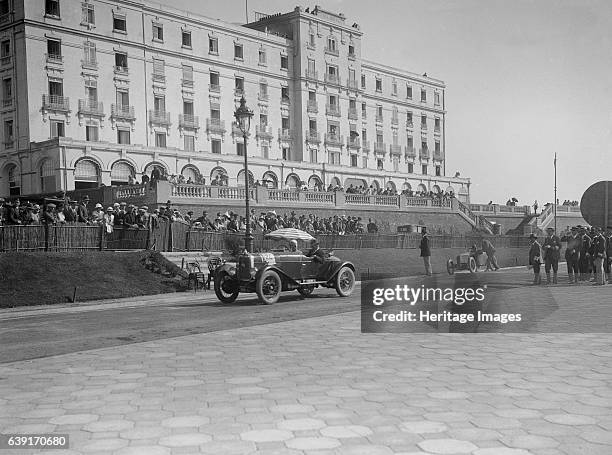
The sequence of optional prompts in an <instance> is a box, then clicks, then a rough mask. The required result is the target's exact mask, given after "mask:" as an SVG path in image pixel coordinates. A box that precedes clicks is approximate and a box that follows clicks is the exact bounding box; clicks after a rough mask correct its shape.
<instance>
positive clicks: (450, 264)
mask: <svg viewBox="0 0 612 455" xmlns="http://www.w3.org/2000/svg"><path fill="white" fill-rule="evenodd" d="M446 271H447V272H448V274H449V275H453V274H454V273H455V263H454V262H453V260H452V259H449V260H448V261H446Z"/></svg>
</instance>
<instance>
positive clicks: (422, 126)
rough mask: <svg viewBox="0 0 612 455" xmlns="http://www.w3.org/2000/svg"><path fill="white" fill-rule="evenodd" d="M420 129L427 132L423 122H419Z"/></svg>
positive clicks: (425, 124)
mask: <svg viewBox="0 0 612 455" xmlns="http://www.w3.org/2000/svg"><path fill="white" fill-rule="evenodd" d="M421 129H422V130H423V131H427V123H423V122H421Z"/></svg>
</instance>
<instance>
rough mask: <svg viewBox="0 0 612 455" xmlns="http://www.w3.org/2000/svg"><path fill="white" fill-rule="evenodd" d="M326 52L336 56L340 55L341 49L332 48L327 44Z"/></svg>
mask: <svg viewBox="0 0 612 455" xmlns="http://www.w3.org/2000/svg"><path fill="white" fill-rule="evenodd" d="M325 53H326V54H330V55H335V56H336V57H338V56H339V55H340V51H338V48H335V49H332V48H330V47H327V46H325Z"/></svg>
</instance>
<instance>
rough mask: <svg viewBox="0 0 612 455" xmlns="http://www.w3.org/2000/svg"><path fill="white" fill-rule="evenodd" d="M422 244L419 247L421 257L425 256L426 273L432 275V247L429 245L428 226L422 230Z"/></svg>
mask: <svg viewBox="0 0 612 455" xmlns="http://www.w3.org/2000/svg"><path fill="white" fill-rule="evenodd" d="M421 233H422V235H423V236H422V237H421V244H420V245H419V248H420V249H421V257H422V258H423V264H424V265H425V274H426V275H427V276H431V275H432V271H431V248H430V247H429V236H428V235H427V228H426V227H423V230H422V231H421Z"/></svg>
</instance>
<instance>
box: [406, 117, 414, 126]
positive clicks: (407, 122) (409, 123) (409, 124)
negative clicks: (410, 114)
mask: <svg viewBox="0 0 612 455" xmlns="http://www.w3.org/2000/svg"><path fill="white" fill-rule="evenodd" d="M406 128H414V123H412V119H408V120H406Z"/></svg>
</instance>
